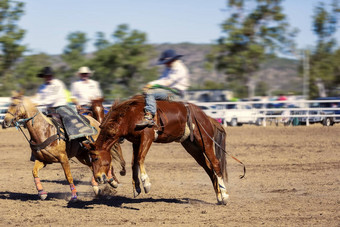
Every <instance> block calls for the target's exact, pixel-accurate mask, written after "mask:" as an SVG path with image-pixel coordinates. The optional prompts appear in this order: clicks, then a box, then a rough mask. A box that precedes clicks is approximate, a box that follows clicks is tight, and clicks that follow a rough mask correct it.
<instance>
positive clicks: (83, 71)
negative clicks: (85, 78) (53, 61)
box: [77, 66, 94, 75]
mask: <svg viewBox="0 0 340 227" xmlns="http://www.w3.org/2000/svg"><path fill="white" fill-rule="evenodd" d="M93 73H94V71H91V70H90V69H89V67H87V66H82V67H80V68H79V69H78V72H77V74H78V75H81V74H90V75H92V74H93Z"/></svg>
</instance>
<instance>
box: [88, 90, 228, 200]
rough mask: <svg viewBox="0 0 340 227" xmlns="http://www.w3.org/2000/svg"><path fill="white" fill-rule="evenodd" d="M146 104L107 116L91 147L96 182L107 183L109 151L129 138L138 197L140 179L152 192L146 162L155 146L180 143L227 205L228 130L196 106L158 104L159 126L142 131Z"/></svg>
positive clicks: (138, 99) (139, 100)
mask: <svg viewBox="0 0 340 227" xmlns="http://www.w3.org/2000/svg"><path fill="white" fill-rule="evenodd" d="M144 105H145V103H144V98H143V97H142V96H135V97H133V98H131V99H129V100H127V101H124V102H122V103H119V104H114V105H113V106H112V107H111V109H110V111H109V112H108V114H107V115H106V116H105V118H104V121H103V122H102V124H101V125H100V128H101V131H100V133H99V136H98V138H97V140H96V142H95V143H93V144H90V145H88V149H89V150H90V156H91V158H92V163H93V173H94V177H95V179H96V180H97V181H98V182H100V183H103V182H105V179H106V174H107V173H108V171H109V163H110V162H111V156H110V152H109V151H110V149H111V147H112V146H113V145H114V144H115V143H116V142H117V141H118V140H119V139H120V138H125V139H126V140H128V141H130V142H131V143H132V147H133V161H132V172H133V173H132V184H133V188H134V196H135V197H136V196H138V195H139V194H140V193H141V188H140V181H139V177H140V180H141V182H142V184H143V187H144V191H145V193H148V192H149V191H150V188H151V183H150V179H149V177H148V175H147V173H146V170H145V166H144V160H145V156H146V154H147V152H148V151H149V149H150V146H151V144H152V143H153V142H156V143H170V142H180V143H181V144H182V145H183V147H184V148H185V149H186V151H187V152H188V153H189V154H190V155H191V156H192V157H193V158H194V159H195V160H196V161H197V163H198V164H199V165H201V166H202V167H203V169H204V170H205V171H206V173H207V174H208V175H209V177H210V179H211V181H212V184H213V187H214V189H215V193H216V197H217V201H218V203H219V204H226V203H227V200H228V198H229V195H228V193H227V190H226V186H225V185H226V182H227V159H226V153H225V139H226V133H225V130H224V128H223V127H221V126H220V125H219V124H218V122H216V121H215V120H214V119H212V118H210V117H208V116H207V115H206V114H205V113H204V112H203V111H202V110H201V109H200V108H199V107H197V106H196V105H194V104H190V103H189V104H185V103H182V102H172V101H157V107H158V110H157V114H156V125H155V126H153V127H146V128H138V127H136V124H137V122H139V121H140V120H142V118H143V116H144V111H143V108H144ZM214 143H215V147H214Z"/></svg>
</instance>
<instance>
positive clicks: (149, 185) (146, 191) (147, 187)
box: [144, 183, 151, 193]
mask: <svg viewBox="0 0 340 227" xmlns="http://www.w3.org/2000/svg"><path fill="white" fill-rule="evenodd" d="M150 190H151V184H150V183H149V184H145V185H144V192H145V193H149V191H150Z"/></svg>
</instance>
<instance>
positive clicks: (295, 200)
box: [0, 125, 340, 226]
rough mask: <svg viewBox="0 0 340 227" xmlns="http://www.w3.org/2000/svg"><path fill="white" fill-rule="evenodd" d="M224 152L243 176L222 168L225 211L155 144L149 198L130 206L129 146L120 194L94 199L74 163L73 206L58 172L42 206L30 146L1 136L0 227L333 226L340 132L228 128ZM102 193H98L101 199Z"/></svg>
mask: <svg viewBox="0 0 340 227" xmlns="http://www.w3.org/2000/svg"><path fill="white" fill-rule="evenodd" d="M227 132H228V138H227V144H228V149H229V151H231V152H232V153H233V154H234V155H235V156H237V157H238V158H239V159H240V160H242V161H243V162H244V163H245V164H246V166H247V175H246V178H245V179H242V180H240V179H239V175H240V174H242V168H241V166H240V165H239V164H237V163H236V162H235V161H233V160H232V159H231V158H229V163H228V165H229V166H228V170H229V186H228V188H229V192H230V196H231V197H230V204H228V205H227V206H219V205H216V199H215V193H214V191H213V187H212V184H211V183H210V180H209V179H208V176H207V175H206V174H205V172H204V171H203V169H202V168H201V167H200V166H198V164H196V163H195V161H194V160H193V159H192V158H191V157H190V156H189V155H188V154H187V153H186V152H185V150H184V149H183V148H182V147H181V146H180V144H176V143H172V144H166V145H160V144H154V145H153V146H152V148H151V150H150V152H149V154H148V156H147V159H146V168H147V171H148V174H149V177H150V178H151V183H152V189H151V192H150V193H149V194H144V193H143V194H141V195H140V196H139V197H138V198H136V199H134V198H133V195H132V186H131V169H130V160H131V145H130V144H129V143H128V142H125V143H124V145H123V150H124V155H125V158H126V161H127V164H128V172H127V175H126V176H125V177H122V176H119V179H120V180H121V185H120V186H119V188H118V189H117V190H116V191H111V193H110V195H108V196H105V197H101V198H94V195H93V192H92V189H91V187H90V185H89V181H90V178H91V173H90V171H89V169H88V168H87V167H85V166H83V165H81V164H80V163H78V161H76V160H75V161H74V162H72V163H71V168H72V173H73V176H74V178H75V180H76V181H75V183H76V186H77V190H78V192H79V201H78V202H75V203H70V202H68V200H69V197H70V190H69V186H68V184H67V183H66V181H65V178H64V174H63V172H62V169H61V166H60V164H53V165H48V166H47V167H46V168H44V169H43V170H42V171H41V173H40V177H41V180H42V184H43V186H44V188H45V190H46V191H48V192H49V196H48V199H47V200H45V201H40V200H39V199H38V196H37V194H36V191H35V186H34V183H33V178H32V175H31V169H32V167H33V163H32V162H30V161H29V157H30V151H29V147H28V144H27V142H26V141H25V139H24V137H23V136H22V135H21V134H20V132H19V131H16V130H15V129H7V130H2V129H0V154H1V164H0V173H1V174H0V182H1V184H0V202H1V206H0V225H1V226H4V225H6V226H8V225H9V226H16V225H17V226H33V225H35V226H61V225H68V226H95V225H99V226H103V225H137V226H159V225H164V226H173V225H175V226H178V225H180V226H222V225H223V226H259V225H264V226H278V225H279V226H339V225H340V209H339V207H340V154H339V147H340V139H339V135H340V125H336V126H333V127H328V128H327V127H323V126H321V125H314V126H310V127H304V126H298V127H283V126H281V127H275V126H269V127H266V128H264V127H257V126H242V127H237V128H231V127H228V128H227ZM105 189H106V188H103V190H105Z"/></svg>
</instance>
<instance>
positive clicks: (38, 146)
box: [8, 103, 60, 151]
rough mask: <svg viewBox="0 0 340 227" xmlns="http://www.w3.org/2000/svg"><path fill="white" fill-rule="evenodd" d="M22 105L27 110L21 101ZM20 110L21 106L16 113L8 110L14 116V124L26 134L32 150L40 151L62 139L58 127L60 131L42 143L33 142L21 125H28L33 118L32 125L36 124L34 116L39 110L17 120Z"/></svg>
mask: <svg viewBox="0 0 340 227" xmlns="http://www.w3.org/2000/svg"><path fill="white" fill-rule="evenodd" d="M21 105H22V106H23V107H24V109H25V111H26V112H27V110H26V108H25V106H24V105H23V104H22V103H21ZM18 112H19V108H17V110H16V112H15V114H12V113H11V112H8V113H9V114H10V115H12V116H13V117H14V118H13V119H12V122H13V124H14V125H15V128H16V129H19V130H20V131H21V133H22V134H23V135H24V137H25V139H26V140H27V142H28V143H29V145H30V147H31V149H32V150H34V151H40V150H41V149H44V148H45V147H47V146H48V145H49V144H51V143H52V142H54V141H55V140H57V139H60V134H59V128H58V127H57V131H58V133H57V134H55V135H53V136H50V137H49V138H47V139H46V140H45V141H44V142H42V143H40V144H34V143H32V140H29V139H28V137H27V136H26V134H25V132H24V131H23V130H22V128H21V126H22V125H24V126H25V125H26V124H27V123H28V122H29V121H30V120H32V127H33V124H34V118H35V117H36V116H37V115H38V114H39V110H38V111H37V112H36V113H35V114H34V116H32V117H29V118H24V119H19V120H17V121H16V118H17V114H18Z"/></svg>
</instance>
